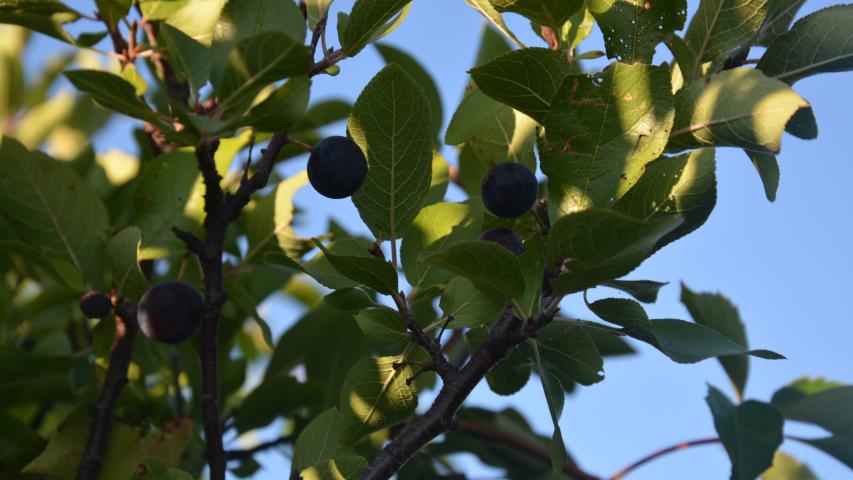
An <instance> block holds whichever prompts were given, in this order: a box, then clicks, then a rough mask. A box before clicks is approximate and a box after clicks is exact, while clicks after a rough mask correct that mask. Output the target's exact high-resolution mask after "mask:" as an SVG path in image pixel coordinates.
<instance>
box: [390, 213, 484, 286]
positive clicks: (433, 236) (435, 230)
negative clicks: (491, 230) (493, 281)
mask: <svg viewBox="0 0 853 480" xmlns="http://www.w3.org/2000/svg"><path fill="white" fill-rule="evenodd" d="M482 223H483V215H482V208H481V207H480V206H479V204H475V203H473V202H470V203H436V204H434V205H429V206H427V207H424V209H423V210H421V211H420V212H419V213H418V216H417V217H415V219H414V220H412V223H411V224H410V225H409V227H408V228H407V229H406V232H405V236H404V237H403V244H402V246H401V247H400V259H401V260H402V263H403V273H404V274H405V275H406V280H408V281H409V284H411V285H412V287H413V288H418V289H426V288H428V287H431V286H433V285H437V284H440V283H444V282H447V281H448V280H450V279H451V277H452V276H453V275H452V274H451V273H450V272H447V271H445V270H442V269H440V268H435V267H434V266H433V265H431V264H430V263H427V262H424V261H422V260H421V257H420V255H422V254H423V255H428V254H431V253H437V252H441V251H442V250H444V249H446V248H448V247H450V246H452V245H454V244H456V243H459V242H462V241H466V240H474V239H476V238H477V235H479V233H480V229H481V228H482Z"/></svg>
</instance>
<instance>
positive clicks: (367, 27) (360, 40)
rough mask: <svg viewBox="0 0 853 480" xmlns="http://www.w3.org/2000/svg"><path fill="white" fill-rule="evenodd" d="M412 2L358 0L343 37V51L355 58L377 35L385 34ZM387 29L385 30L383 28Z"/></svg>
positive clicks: (399, 0)
mask: <svg viewBox="0 0 853 480" xmlns="http://www.w3.org/2000/svg"><path fill="white" fill-rule="evenodd" d="M410 2H411V0H356V2H355V5H353V7H352V11H351V12H350V14H349V18H348V19H347V21H346V27H345V28H344V31H343V35H341V37H340V40H341V49H343V51H344V54H345V55H346V56H348V57H352V56H355V54H357V53H358V52H360V51H361V50H362V49H363V48H364V47H365V46H367V44H368V43H370V42H371V41H374V40H375V36H376V35H377V34H380V35H381V34H384V31H386V30H387V27H386V23H388V22H389V21H391V20H392V19H393V18H394V16H395V15H397V14H398V13H399V12H400V10H402V9H403V8H404V7H406V6H407V5H409V3H410ZM383 27H385V28H383Z"/></svg>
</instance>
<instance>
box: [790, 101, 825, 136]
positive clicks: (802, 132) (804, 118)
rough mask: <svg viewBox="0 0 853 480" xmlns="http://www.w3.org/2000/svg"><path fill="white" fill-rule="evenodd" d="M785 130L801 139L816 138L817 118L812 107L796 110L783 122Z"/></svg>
mask: <svg viewBox="0 0 853 480" xmlns="http://www.w3.org/2000/svg"><path fill="white" fill-rule="evenodd" d="M785 131H786V132H788V133H790V134H791V135H794V136H795V137H798V138H802V139H803V140H814V139H815V138H817V134H818V129H817V119H816V118H815V116H814V110H812V107H806V108H801V109H799V110H797V111H796V112H795V113H794V116H792V117H791V119H790V120H788V123H786V124H785Z"/></svg>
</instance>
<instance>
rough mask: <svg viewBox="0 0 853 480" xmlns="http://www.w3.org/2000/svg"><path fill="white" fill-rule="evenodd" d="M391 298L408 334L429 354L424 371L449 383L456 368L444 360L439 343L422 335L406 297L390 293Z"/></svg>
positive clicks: (422, 332)
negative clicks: (429, 360)
mask: <svg viewBox="0 0 853 480" xmlns="http://www.w3.org/2000/svg"><path fill="white" fill-rule="evenodd" d="M391 297H392V298H393V299H394V303H395V304H396V305H397V310H398V311H399V312H400V315H402V316H403V318H404V319H406V327H407V328H408V329H409V333H411V335H412V338H413V339H414V341H415V342H416V343H417V344H418V345H420V346H421V347H423V348H424V350H426V351H427V353H429V355H430V358H432V362H431V363H430V365H428V366H425V370H435V373H437V374H438V376H439V377H441V379H442V380H444V381H445V382H447V381H449V380H450V379H451V378H452V376H453V375H454V374H456V373H457V370H456V367H455V366H453V364H451V363H450V362H448V361H447V358H445V356H444V353H443V352H442V350H441V343H440V342H439V341H437V340H434V339H432V338H430V337H428V336H427V335H426V333H424V330H423V329H422V328H421V325H420V324H419V323H418V320H417V319H416V318H415V316H414V315H413V314H412V311H411V310H410V309H409V305H408V303H407V302H406V297H405V296H403V292H400V293H392V294H391Z"/></svg>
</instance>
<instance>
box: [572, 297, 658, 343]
mask: <svg viewBox="0 0 853 480" xmlns="http://www.w3.org/2000/svg"><path fill="white" fill-rule="evenodd" d="M587 306H588V307H589V309H590V310H592V312H593V313H595V314H596V315H597V316H598V317H599V318H601V319H602V320H605V321H607V322H610V323H613V324H616V325H619V326H620V327H623V328H624V329H625V331H626V332H628V333H629V334H630V335H631V336H633V337H636V338H644V339H648V340H651V341H652V342H654V335H653V334H652V323H651V322H650V321H649V317H648V315H647V314H646V310H645V309H644V308H643V306H642V305H640V304H639V303H637V302H635V301H633V300H629V299H627V298H604V299H601V300H596V301H594V302H592V303H590V304H588V305H587Z"/></svg>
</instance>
